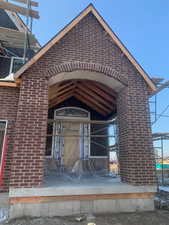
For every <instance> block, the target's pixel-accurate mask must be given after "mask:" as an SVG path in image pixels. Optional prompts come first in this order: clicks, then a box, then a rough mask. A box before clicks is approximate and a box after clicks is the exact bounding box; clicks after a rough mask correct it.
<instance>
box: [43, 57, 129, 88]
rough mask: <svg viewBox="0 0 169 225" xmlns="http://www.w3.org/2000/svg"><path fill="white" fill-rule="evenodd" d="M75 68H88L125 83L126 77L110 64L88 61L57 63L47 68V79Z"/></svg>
mask: <svg viewBox="0 0 169 225" xmlns="http://www.w3.org/2000/svg"><path fill="white" fill-rule="evenodd" d="M75 70H88V71H93V72H98V73H102V74H104V75H106V76H108V77H111V78H114V79H115V80H117V81H119V82H120V83H121V84H122V85H125V86H126V85H127V79H126V78H125V77H124V76H123V75H122V74H121V73H120V72H118V71H117V70H115V69H112V68H111V67H110V66H105V65H102V64H99V63H88V62H77V61H74V62H67V63H62V64H59V65H54V66H53V67H52V68H50V69H48V70H47V73H46V74H47V77H48V79H50V78H52V77H53V76H56V75H57V74H59V73H62V72H73V71H75Z"/></svg>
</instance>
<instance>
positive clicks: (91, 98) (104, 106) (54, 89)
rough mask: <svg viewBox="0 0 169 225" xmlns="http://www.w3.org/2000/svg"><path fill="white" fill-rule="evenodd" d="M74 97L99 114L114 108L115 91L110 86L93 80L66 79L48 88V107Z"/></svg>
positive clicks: (109, 111)
mask: <svg viewBox="0 0 169 225" xmlns="http://www.w3.org/2000/svg"><path fill="white" fill-rule="evenodd" d="M71 97H75V98H76V99H78V100H80V101H81V102H82V103H84V104H86V105H88V106H89V107H90V108H92V109H94V110H95V111H97V112H98V113H100V114H101V115H104V116H107V115H109V114H110V113H112V112H115V110H116V97H117V93H116V92H115V91H113V90H112V89H111V88H109V87H107V86H105V85H103V84H100V83H97V82H93V81H86V80H81V81H66V82H64V83H63V82H62V83H59V84H55V85H53V86H51V87H50V88H49V108H52V107H54V106H55V105H58V104H59V103H61V102H63V101H65V100H67V99H68V98H71Z"/></svg>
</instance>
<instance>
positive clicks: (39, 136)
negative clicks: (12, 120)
mask: <svg viewBox="0 0 169 225" xmlns="http://www.w3.org/2000/svg"><path fill="white" fill-rule="evenodd" d="M24 78H25V79H23V82H22V85H21V87H20V98H19V104H18V114H17V122H16V128H15V134H16V135H15V141H14V154H13V162H12V170H11V179H10V185H11V186H13V187H18V186H19V187H25V186H26V187H33V186H38V185H40V184H41V181H42V179H43V166H44V165H43V164H44V154H45V142H46V129H47V113H48V84H47V80H46V79H43V77H42V78H40V79H34V78H32V79H31V78H29V79H28V78H27V77H26V76H25V77H24Z"/></svg>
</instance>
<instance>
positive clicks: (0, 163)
mask: <svg viewBox="0 0 169 225" xmlns="http://www.w3.org/2000/svg"><path fill="white" fill-rule="evenodd" d="M1 122H5V123H6V124H5V132H4V138H3V144H2V153H1V159H0V169H2V159H3V154H4V147H5V137H6V134H7V126H8V120H0V123H1Z"/></svg>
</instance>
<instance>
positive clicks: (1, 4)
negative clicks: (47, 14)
mask: <svg viewBox="0 0 169 225" xmlns="http://www.w3.org/2000/svg"><path fill="white" fill-rule="evenodd" d="M0 8H2V9H6V10H9V11H12V12H16V13H19V14H21V15H24V16H27V15H28V16H30V17H33V18H35V19H39V13H38V11H35V10H32V9H26V8H24V7H21V6H17V5H14V4H12V3H9V2H4V1H3V0H0Z"/></svg>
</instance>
